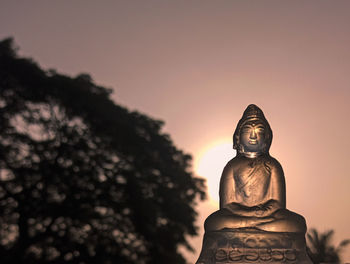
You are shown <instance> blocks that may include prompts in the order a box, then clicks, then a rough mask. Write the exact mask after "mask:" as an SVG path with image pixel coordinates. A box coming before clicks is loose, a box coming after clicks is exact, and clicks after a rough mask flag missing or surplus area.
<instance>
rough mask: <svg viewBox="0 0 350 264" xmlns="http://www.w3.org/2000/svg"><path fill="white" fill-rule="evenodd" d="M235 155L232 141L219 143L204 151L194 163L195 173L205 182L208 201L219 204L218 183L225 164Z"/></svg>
mask: <svg viewBox="0 0 350 264" xmlns="http://www.w3.org/2000/svg"><path fill="white" fill-rule="evenodd" d="M234 155H235V150H233V149H232V141H220V142H218V143H215V144H213V145H211V146H209V147H208V148H206V149H204V150H203V151H202V153H201V154H200V155H199V157H198V161H197V162H196V167H195V171H196V173H197V174H198V175H199V176H201V177H204V178H205V179H206V180H207V187H208V193H209V199H211V200H212V201H213V202H215V203H218V202H219V182H220V177H221V173H222V170H223V169H224V166H225V165H226V163H227V162H228V161H229V160H231V159H232V158H233V157H234Z"/></svg>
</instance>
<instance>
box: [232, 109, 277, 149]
mask: <svg viewBox="0 0 350 264" xmlns="http://www.w3.org/2000/svg"><path fill="white" fill-rule="evenodd" d="M271 142H272V130H271V128H270V125H269V123H268V122H267V120H266V118H265V116H264V113H263V112H262V111H261V109H260V108H259V107H257V106H256V105H254V104H251V105H249V106H248V107H247V109H246V110H245V111H244V113H243V116H242V118H241V120H239V122H238V124H237V127H236V130H235V133H234V134H233V148H234V149H236V150H237V152H238V153H268V152H269V149H270V146H271Z"/></svg>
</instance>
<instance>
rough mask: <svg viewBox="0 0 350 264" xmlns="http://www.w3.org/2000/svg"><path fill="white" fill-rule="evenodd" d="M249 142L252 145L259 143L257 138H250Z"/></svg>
mask: <svg viewBox="0 0 350 264" xmlns="http://www.w3.org/2000/svg"><path fill="white" fill-rule="evenodd" d="M248 142H249V144H250V145H256V144H258V141H257V140H256V139H250V140H249V141H248Z"/></svg>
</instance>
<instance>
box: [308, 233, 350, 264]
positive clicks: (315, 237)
mask: <svg viewBox="0 0 350 264" xmlns="http://www.w3.org/2000/svg"><path fill="white" fill-rule="evenodd" d="M333 234H334V230H329V231H326V232H324V233H319V232H318V231H317V230H316V229H311V230H310V232H309V233H308V234H307V238H308V243H307V252H308V255H309V256H310V258H311V260H312V262H313V263H314V264H319V263H340V254H341V252H342V250H343V249H344V247H345V246H346V245H348V244H349V243H350V239H347V240H343V241H341V242H340V243H339V245H338V246H337V247H335V246H333V245H332V238H333Z"/></svg>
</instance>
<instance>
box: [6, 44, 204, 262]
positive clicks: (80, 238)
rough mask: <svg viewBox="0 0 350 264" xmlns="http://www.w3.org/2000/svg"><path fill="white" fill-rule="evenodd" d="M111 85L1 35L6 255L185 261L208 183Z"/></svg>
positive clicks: (156, 125) (155, 124)
mask: <svg viewBox="0 0 350 264" xmlns="http://www.w3.org/2000/svg"><path fill="white" fill-rule="evenodd" d="M110 94H111V90H108V89H106V88H104V87H101V86H98V85H96V84H95V83H94V82H93V81H92V79H91V77H90V76H89V75H86V74H82V75H79V76H77V77H74V78H72V77H69V76H65V75H61V74H57V73H56V72H54V71H44V70H42V69H41V68H40V67H39V66H38V65H37V64H36V63H35V62H33V61H32V60H31V59H26V58H20V57H19V56H18V55H17V50H16V49H15V48H14V43H13V40H12V39H6V40H3V41H1V42H0V149H1V150H0V255H1V263H170V264H171V263H176V264H179V263H185V261H184V258H183V257H182V255H181V254H180V253H178V252H177V248H178V246H179V245H185V246H186V247H187V248H188V249H191V247H190V246H189V244H188V242H187V240H186V238H185V237H186V236H187V235H190V236H193V235H196V234H197V231H196V227H195V226H194V221H195V218H196V215H197V214H196V211H195V205H196V201H198V199H204V182H203V180H202V179H199V178H196V177H194V176H193V175H192V173H191V170H190V164H191V156H190V155H187V154H185V153H183V152H182V151H181V150H179V149H177V148H176V147H175V146H174V145H173V143H172V141H171V139H170V137H169V135H167V134H164V133H162V132H161V128H162V125H163V122H161V121H158V120H154V119H151V118H149V117H147V116H146V115H143V114H140V113H138V112H130V111H128V110H127V109H126V108H124V107H121V106H119V105H116V104H115V103H114V102H113V101H112V100H111V99H110Z"/></svg>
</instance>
